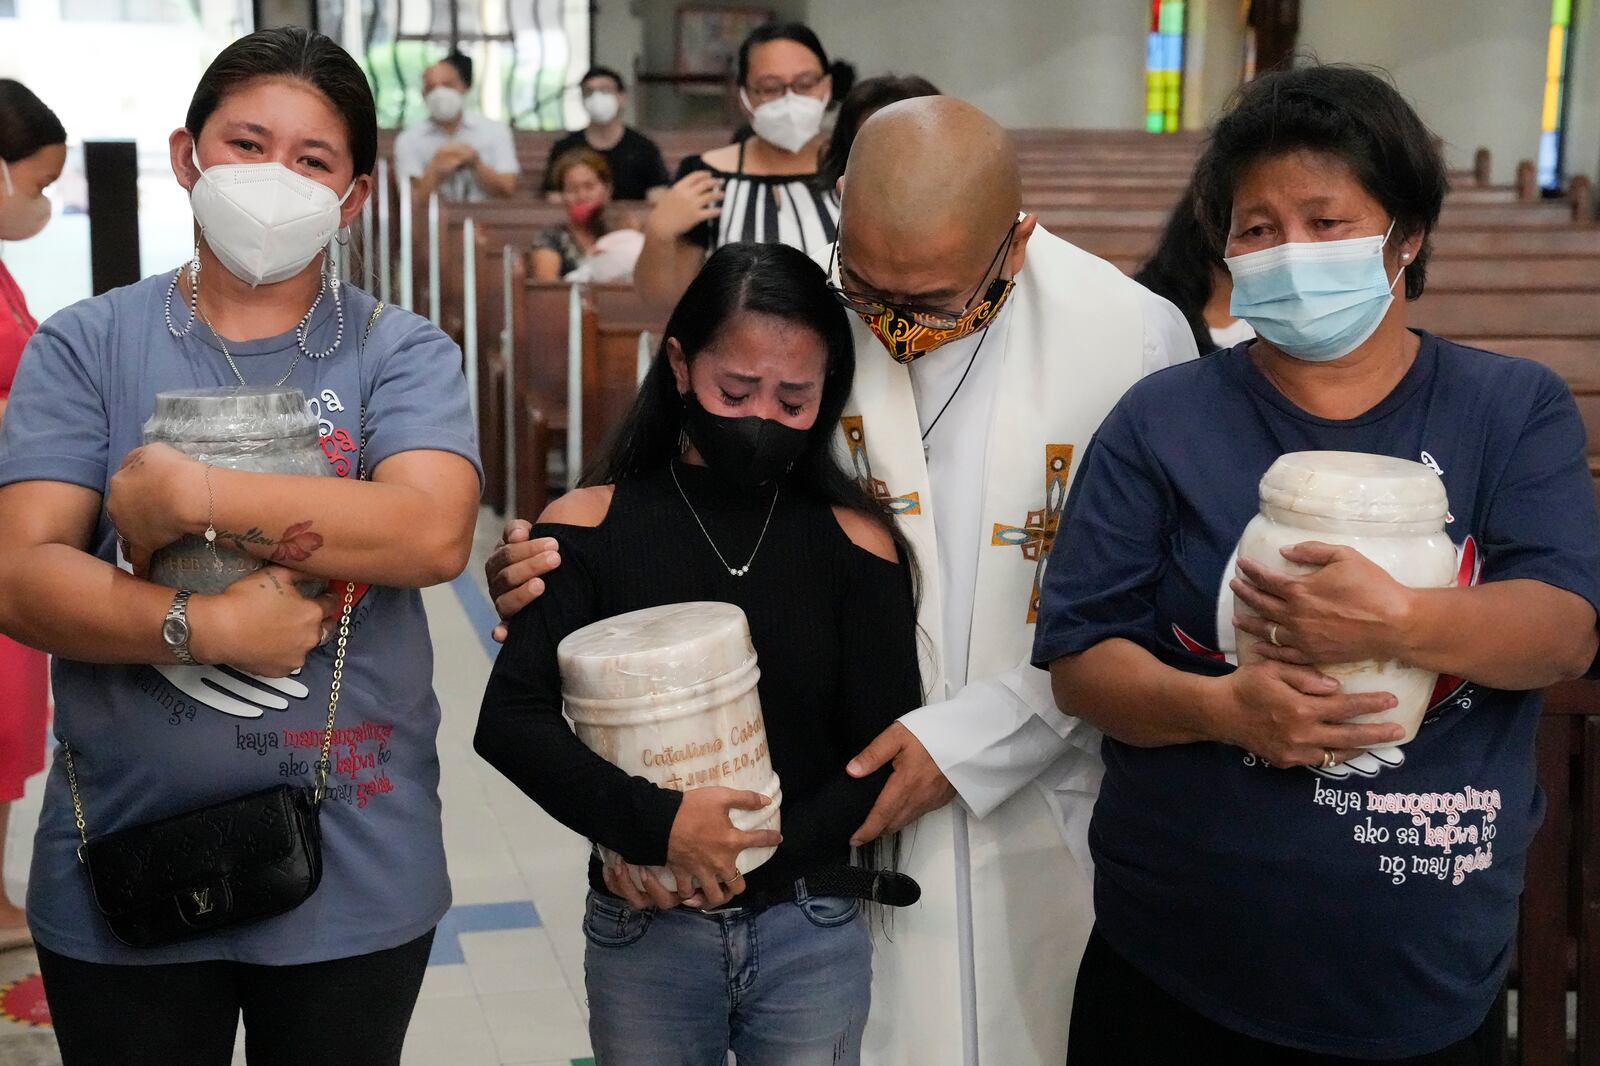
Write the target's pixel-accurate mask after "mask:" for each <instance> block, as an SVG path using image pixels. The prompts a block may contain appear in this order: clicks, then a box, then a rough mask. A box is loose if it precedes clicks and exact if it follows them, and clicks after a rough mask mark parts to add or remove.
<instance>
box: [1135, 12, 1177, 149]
mask: <svg viewBox="0 0 1600 1066" xmlns="http://www.w3.org/2000/svg"><path fill="white" fill-rule="evenodd" d="M1186 15H1187V12H1186V10H1185V0H1150V35H1149V37H1148V38H1147V42H1146V45H1145V63H1144V68H1145V74H1144V95H1145V109H1144V110H1145V115H1144V128H1145V129H1146V130H1148V131H1149V132H1151V133H1176V132H1177V130H1178V126H1179V124H1180V122H1181V119H1182V109H1183V34H1184V21H1185V17H1186Z"/></svg>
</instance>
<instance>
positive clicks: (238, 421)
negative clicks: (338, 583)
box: [144, 387, 333, 593]
mask: <svg viewBox="0 0 1600 1066" xmlns="http://www.w3.org/2000/svg"><path fill="white" fill-rule="evenodd" d="M144 442H145V443H146V444H156V443H161V444H170V445H171V446H172V447H174V448H176V449H178V450H179V451H181V452H183V453H184V454H185V455H187V456H189V457H190V458H192V459H197V460H199V461H200V462H202V463H209V464H211V465H212V466H215V467H222V468H226V469H230V470H249V471H253V472H256V473H264V474H294V475H299V476H304V477H331V476H332V475H333V471H332V470H331V469H329V466H328V460H327V458H326V457H325V456H324V455H323V452H322V447H321V445H320V443H319V441H318V439H317V420H316V418H315V417H314V416H313V415H312V413H311V410H310V408H309V407H307V406H306V398H305V395H304V394H303V393H301V391H300V390H299V389H292V388H272V387H232V388H214V389H186V390H183V391H179V392H163V393H160V394H159V395H157V396H156V409H155V413H154V414H153V415H151V416H150V420H149V421H148V422H146V423H145V424H144ZM228 532H234V533H241V534H242V533H245V532H247V531H246V530H232V531H228ZM263 535H266V536H270V535H271V534H269V533H264V534H263ZM213 549H215V550H213ZM263 565H265V564H264V563H263V561H262V560H259V559H257V558H255V557H254V556H252V555H249V554H247V553H246V552H243V551H240V550H239V549H238V548H236V547H234V546H233V544H232V543H231V541H229V540H228V539H226V538H224V539H219V540H218V541H217V542H216V543H215V544H214V545H212V544H207V543H206V541H205V538H204V537H198V536H187V537H184V538H183V539H181V540H179V541H178V542H177V543H176V544H173V545H171V546H169V547H167V548H164V549H162V550H161V551H159V552H157V553H156V554H155V557H154V558H153V559H152V560H151V563H150V580H152V581H154V582H157V583H158V584H162V585H167V586H169V587H171V588H185V589H190V590H192V591H194V592H199V593H216V592H221V591H222V590H223V589H225V588H227V587H228V586H229V585H231V584H233V582H235V581H237V580H239V578H241V577H244V576H245V575H246V574H249V573H252V572H254V571H256V570H259V569H260V568H261V567H262V566H263ZM321 587H322V583H321V582H316V583H309V582H308V583H306V586H305V588H304V589H303V590H304V591H312V592H315V591H318V590H319V589H320V588H321Z"/></svg>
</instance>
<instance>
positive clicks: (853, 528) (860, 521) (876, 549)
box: [833, 507, 900, 563]
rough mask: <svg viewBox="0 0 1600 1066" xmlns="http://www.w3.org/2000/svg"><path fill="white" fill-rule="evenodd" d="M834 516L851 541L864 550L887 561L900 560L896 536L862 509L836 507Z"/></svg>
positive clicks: (894, 561)
mask: <svg viewBox="0 0 1600 1066" xmlns="http://www.w3.org/2000/svg"><path fill="white" fill-rule="evenodd" d="M833 517H834V518H836V519H837V520H838V522H839V528H840V529H842V530H844V534H845V536H847V537H849V538H850V543H852V544H854V545H855V546H856V547H858V548H860V549H861V550H862V551H867V552H871V553H872V554H873V555H876V556H877V557H878V558H880V559H882V560H883V561H884V562H887V563H898V562H899V561H900V552H899V549H897V548H896V547H895V543H894V538H893V537H891V536H890V535H889V531H888V530H887V529H884V528H883V526H881V525H879V524H878V523H877V522H874V521H873V520H872V519H870V518H868V517H867V516H866V515H864V514H862V513H861V512H860V511H853V510H851V509H850V508H848V507H835V508H834V509H833Z"/></svg>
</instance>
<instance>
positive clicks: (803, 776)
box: [474, 463, 922, 893]
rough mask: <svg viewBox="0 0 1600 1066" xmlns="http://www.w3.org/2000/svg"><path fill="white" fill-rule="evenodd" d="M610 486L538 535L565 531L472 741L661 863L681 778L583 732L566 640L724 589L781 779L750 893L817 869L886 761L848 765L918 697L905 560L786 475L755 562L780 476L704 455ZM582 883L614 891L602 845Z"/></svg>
mask: <svg viewBox="0 0 1600 1066" xmlns="http://www.w3.org/2000/svg"><path fill="white" fill-rule="evenodd" d="M676 470H677V473H678V479H679V481H680V482H681V483H682V486H683V493H684V495H686V496H687V498H688V501H690V502H692V503H693V507H694V512H695V513H697V514H698V515H699V518H700V521H701V522H703V523H704V524H705V529H706V532H705V533H702V532H701V529H700V527H699V526H698V525H697V524H696V523H695V518H694V515H693V514H691V512H690V509H689V506H688V504H687V503H686V502H685V499H684V495H680V494H679V490H678V488H677V486H675V485H674V484H673V480H672V477H671V474H670V472H669V471H668V469H667V468H666V467H662V468H661V469H659V470H657V471H654V472H652V473H649V474H645V475H641V476H639V477H636V478H632V479H629V480H626V481H623V482H622V483H620V484H618V485H617V486H616V487H615V492H614V495H613V497H612V501H611V507H610V510H609V511H608V512H607V514H606V517H605V519H604V520H603V521H602V522H601V524H600V525H598V526H596V527H593V528H588V527H580V526H568V525H557V524H551V523H542V524H540V525H539V526H537V527H535V529H534V531H533V536H534V537H541V536H551V537H555V538H557V539H558V540H559V541H560V543H561V565H560V567H558V568H557V569H556V570H554V571H552V572H551V573H549V574H548V575H546V577H545V591H544V594H543V595H542V596H540V597H539V599H537V600H536V601H534V603H533V604H531V605H530V606H529V607H528V608H527V609H525V610H524V611H523V612H522V613H521V614H519V615H518V616H517V617H516V618H514V619H513V620H512V622H511V625H510V633H509V636H508V637H507V639H506V643H505V647H504V648H502V649H501V652H500V655H499V658H498V659H497V660H496V662H495V666H494V671H493V674H492V675H491V677H490V679H489V687H488V691H487V692H486V693H485V694H484V700H483V709H482V711H481V713H480V715H479V718H478V729H477V735H476V738H475V740H474V745H475V747H476V748H477V750H478V752H479V754H481V755H482V756H483V757H484V758H485V759H486V760H487V761H488V762H489V763H490V764H491V765H493V766H494V767H495V768H496V769H497V770H499V771H500V772H501V773H503V774H505V775H506V776H507V777H508V778H509V779H510V780H511V781H512V782H513V783H515V784H516V785H517V787H519V788H521V789H522V791H523V792H525V793H527V794H528V796H530V797H531V798H532V799H533V800H534V801H535V802H537V803H538V804H539V805H540V806H541V807H543V808H544V809H545V810H547V811H549V812H550V814H551V815H552V816H554V817H555V818H556V820H557V821H559V822H561V823H562V824H563V825H565V826H567V827H568V828H570V829H572V830H573V831H574V832H577V833H580V834H582V835H583V836H585V837H587V838H589V839H590V840H591V841H594V842H596V843H599V844H602V845H604V846H605V847H607V848H610V849H611V850H613V851H615V852H617V853H619V854H620V855H621V856H622V857H623V858H624V859H626V860H627V861H628V862H632V863H636V864H640V865H659V864H663V863H665V862H666V859H667V840H668V837H669V836H670V834H671V831H672V823H673V819H674V818H675V817H676V816H677V813H678V805H679V802H680V801H681V799H682V795H681V793H678V792H675V791H671V790H669V789H665V788H662V787H659V786H657V785H655V784H654V783H652V782H650V781H648V780H646V779H644V778H642V777H633V776H630V775H629V774H628V773H627V772H626V771H624V770H622V769H619V768H618V767H616V766H613V765H612V764H611V763H609V762H607V761H606V760H605V759H603V758H601V757H600V756H599V755H597V754H595V753H594V752H592V751H590V750H589V749H588V748H587V747H586V746H585V745H584V744H583V743H582V742H581V741H580V740H578V738H577V737H576V735H574V734H573V732H572V730H571V727H570V726H569V725H568V723H567V721H566V719H565V717H564V716H563V715H562V704H561V673H560V668H559V666H558V663H557V660H556V646H557V644H559V643H560V641H561V639H562V638H563V637H565V636H566V635H567V634H569V633H571V632H573V631H574V630H576V629H579V628H581V627H583V626H585V625H588V624H589V623H591V622H595V621H599V620H601V619H603V618H610V617H612V616H614V615H619V614H623V613H626V612H628V611H636V610H640V609H642V608H645V607H654V606H658V605H661V604H670V603H684V602H690V601H696V600H714V601H722V602H726V603H732V604H735V605H736V606H738V607H740V608H741V609H743V611H744V613H745V616H746V618H747V619H748V620H749V623H750V637H751V642H752V644H753V645H754V646H755V650H756V657H757V661H758V664H759V666H760V670H761V678H760V681H759V682H758V685H757V691H758V693H759V695H760V697H761V709H762V716H763V718H764V720H765V723H766V731H767V739H768V742H769V744H770V748H771V751H772V761H773V766H774V769H776V771H777V773H778V776H779V778H780V780H781V781H782V785H783V807H782V809H781V815H780V817H781V823H782V826H781V827H782V832H783V838H784V839H783V844H782V845H781V846H780V847H779V849H778V851H777V853H776V854H775V855H774V856H773V857H772V858H771V859H769V860H768V861H767V862H766V863H765V864H763V865H762V866H761V867H759V868H758V869H756V870H754V871H752V872H751V873H750V875H749V876H748V877H747V878H746V884H747V886H748V891H749V892H751V893H756V892H760V891H764V890H767V889H771V888H777V887H779V886H781V885H784V884H787V883H789V882H792V881H793V880H794V879H795V878H797V877H802V876H804V875H805V874H806V872H807V871H808V869H815V868H817V867H819V866H824V865H833V864H837V863H840V862H845V861H847V860H848V858H849V851H850V849H849V839H850V833H851V832H852V831H854V830H855V828H856V827H857V826H858V825H860V824H861V821H862V820H863V819H864V818H865V817H866V814H867V812H868V811H869V810H870V809H871V807H872V804H873V802H874V800H876V798H877V795H878V792H879V791H880V790H881V789H882V787H883V783H884V781H885V780H886V779H887V776H888V771H887V769H885V770H882V771H879V772H878V773H877V774H874V775H872V776H870V777H867V778H863V779H860V780H857V779H854V778H851V777H850V776H848V775H847V774H846V773H845V771H844V767H845V764H846V763H847V762H848V761H849V760H850V759H851V758H852V757H853V756H854V755H855V754H856V753H857V752H859V751H860V750H861V749H862V748H863V747H864V746H866V744H867V743H868V742H869V741H870V740H871V739H872V738H873V737H875V736H877V735H878V733H879V732H881V731H882V730H883V729H884V728H885V727H886V726H888V725H889V724H890V723H891V722H893V721H894V720H895V719H896V718H898V717H899V716H900V715H902V714H904V713H906V712H907V711H910V710H912V709H914V708H916V707H917V706H919V705H920V704H921V702H922V697H921V681H920V676H919V674H918V669H917V643H916V612H915V607H914V605H913V596H912V590H911V582H910V577H909V569H908V567H906V566H904V565H902V564H900V563H895V562H890V561H888V560H885V559H882V558H880V557H879V556H877V555H874V554H873V553H872V552H870V551H867V550H866V549H864V548H861V547H858V546H857V545H856V544H854V543H853V542H852V541H851V540H850V538H849V536H848V535H847V534H846V533H845V531H844V530H843V529H842V528H841V527H840V526H839V523H838V519H837V518H836V517H835V515H834V514H833V511H832V509H831V508H830V507H829V506H828V505H827V504H826V503H824V502H822V501H820V500H815V499H811V498H808V497H806V496H805V495H803V494H802V492H801V491H800V490H799V489H796V488H794V487H793V486H792V483H790V482H788V481H785V483H784V484H783V485H782V486H781V488H780V491H779V496H778V501H777V506H776V508H775V509H773V511H772V520H771V523H770V525H769V526H768V527H767V532H766V537H765V540H764V541H762V542H761V547H760V550H759V552H757V554H756V557H755V560H754V562H753V563H752V564H751V566H750V571H749V573H748V574H746V575H745V576H744V577H733V576H732V575H730V574H729V573H728V570H727V568H726V567H725V566H723V565H722V564H721V563H720V562H719V561H718V559H717V555H716V553H715V552H714V551H713V550H712V547H711V545H710V544H708V543H707V533H709V535H710V537H711V538H713V539H714V540H715V543H716V547H717V548H718V549H720V550H721V552H722V554H723V555H724V556H725V557H726V558H727V559H728V562H729V563H730V564H732V565H734V566H742V565H744V562H745V560H746V559H748V558H749V557H750V553H751V551H752V550H753V549H754V548H755V546H756V543H757V540H758V538H760V536H761V530H762V526H763V523H764V522H765V521H766V518H767V513H768V509H769V507H770V506H771V505H772V495H771V489H770V488H766V489H756V490H752V491H744V490H738V489H734V488H732V487H731V486H728V485H727V484H726V483H725V482H723V481H722V480H721V479H720V478H718V477H717V476H716V475H715V474H713V473H711V472H710V471H708V470H706V469H705V468H703V467H694V466H686V465H683V464H681V463H680V464H677V465H676ZM589 880H590V884H591V885H592V887H594V888H595V889H596V890H597V891H600V892H605V891H606V889H605V887H604V882H603V881H602V879H601V877H600V870H599V863H598V860H593V861H591V863H590V869H589Z"/></svg>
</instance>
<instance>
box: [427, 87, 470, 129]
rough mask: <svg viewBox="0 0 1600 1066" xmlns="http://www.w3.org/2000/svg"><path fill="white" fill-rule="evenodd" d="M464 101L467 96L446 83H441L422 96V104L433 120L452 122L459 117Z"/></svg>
mask: <svg viewBox="0 0 1600 1066" xmlns="http://www.w3.org/2000/svg"><path fill="white" fill-rule="evenodd" d="M466 102H467V98H466V97H465V96H463V95H462V94H461V90H460V89H452V88H450V86H448V85H441V86H439V87H438V88H437V89H435V90H433V91H432V92H430V93H429V94H428V95H427V96H424V97H423V98H422V103H423V106H424V107H426V108H427V109H428V117H429V118H431V119H433V121H435V122H454V121H455V120H456V119H458V118H460V117H461V108H462V107H463V106H465V104H466Z"/></svg>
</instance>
